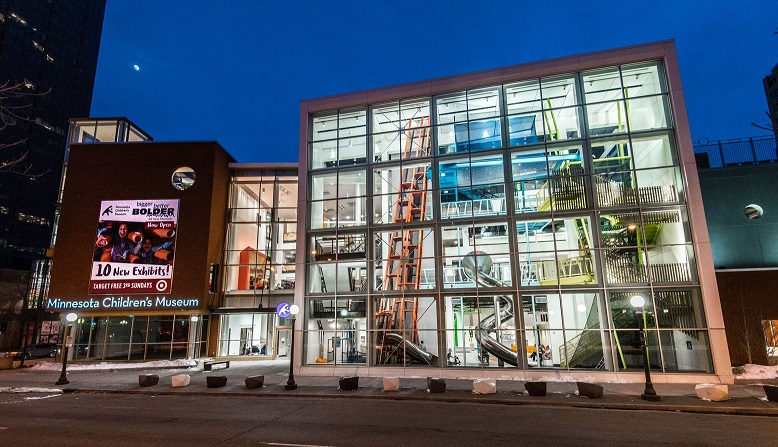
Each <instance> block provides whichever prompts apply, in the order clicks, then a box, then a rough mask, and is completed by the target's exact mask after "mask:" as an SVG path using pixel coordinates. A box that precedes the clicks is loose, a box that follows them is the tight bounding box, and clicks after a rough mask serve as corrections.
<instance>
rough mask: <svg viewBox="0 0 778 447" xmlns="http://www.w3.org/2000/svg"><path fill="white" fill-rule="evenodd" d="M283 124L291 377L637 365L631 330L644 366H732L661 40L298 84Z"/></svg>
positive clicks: (679, 104) (691, 372)
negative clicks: (296, 117)
mask: <svg viewBox="0 0 778 447" xmlns="http://www.w3.org/2000/svg"><path fill="white" fill-rule="evenodd" d="M300 139H301V144H300V157H299V160H300V200H301V202H300V205H301V206H300V207H299V209H298V226H299V229H298V234H306V238H305V239H303V238H298V241H297V252H298V254H300V255H298V256H297V258H296V259H297V272H298V273H299V276H298V280H297V284H298V287H296V289H295V297H296V300H295V301H296V303H297V304H299V305H300V307H301V309H303V313H304V318H303V322H302V328H301V332H300V333H299V338H297V339H296V340H298V341H301V342H302V344H303V349H301V350H299V351H298V352H297V358H295V363H296V364H298V362H299V365H300V371H301V372H302V373H303V374H309V375H317V374H322V375H331V374H345V372H346V371H348V372H350V373H357V374H359V375H365V376H382V375H412V376H419V375H422V376H423V375H427V376H430V375H435V376H442V377H471V376H472V377H479V376H492V377H498V376H499V377H505V376H512V377H517V378H532V377H541V376H543V375H546V374H547V373H548V371H547V370H549V369H551V370H554V371H555V373H556V374H557V375H559V376H562V377H569V378H571V379H573V378H575V377H580V376H582V375H586V376H587V377H589V376H596V377H601V378H602V379H603V380H606V378H610V379H612V380H632V379H634V380H641V378H640V377H642V376H639V375H637V374H636V372H637V371H642V368H643V358H642V355H641V354H642V353H641V350H640V347H639V341H638V340H639V329H643V330H645V331H646V333H647V342H648V359H649V363H650V367H651V369H652V371H653V372H654V373H655V374H658V377H660V378H659V379H657V380H665V381H694V380H699V378H694V376H695V375H709V374H715V375H717V376H719V377H718V379H719V380H722V381H731V380H732V376H731V371H730V362H729V355H728V352H727V345H726V337H725V334H724V326H723V323H722V316H721V308H720V304H719V300H718V292H717V288H716V279H715V276H714V270H713V264H712V260H711V251H710V246H709V241H708V234H707V229H706V223H705V215H704V213H703V209H702V200H701V195H700V188H699V183H698V180H697V172H696V167H695V160H694V154H693V149H692V143H691V138H690V133H689V127H688V122H687V118H686V110H685V106H684V99H683V92H682V89H681V81H680V73H679V69H678V61H677V57H676V53H675V49H674V44H673V42H672V41H665V42H658V43H652V44H646V45H640V46H634V47H628V48H621V49H616V50H611V51H603V52H598V53H591V54H585V55H579V56H573V57H566V58H561V59H554V60H549V61H543V62H537V63H530V64H523V65H518V66H513V67H507V68H500V69H495V70H487V71H482V72H476V73H471V74H466V75H461V76H453V77H448V78H442V79H436V80H430V81H423V82H417V83H411V84H405V85H399V86H393V87H387V88H379V89H375V90H369V91H363V92H356V93H350V94H344V95H339V96H332V97H326V98H321V99H313V100H307V101H303V102H302V104H301V128H300ZM302 253H304V255H302ZM638 297H639V298H638ZM639 302H644V303H645V304H644V305H643V306H642V307H635V304H636V303H639ZM579 372H580V373H579ZM630 372H632V373H630ZM677 373H684V374H677ZM614 374H615V375H614ZM617 377H620V379H619V378H617Z"/></svg>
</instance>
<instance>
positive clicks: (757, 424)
mask: <svg viewBox="0 0 778 447" xmlns="http://www.w3.org/2000/svg"><path fill="white" fill-rule="evenodd" d="M0 439H2V445H6V446H10V445H19V446H38V445H57V446H70V445H72V446H81V447H82V446H84V445H110V446H138V445H143V446H157V445H159V446H167V447H169V446H171V445H184V446H189V445H192V446H240V445H286V446H295V445H296V446H343V447H346V446H360V447H362V446H370V447H378V446H398V445H401V446H403V447H411V446H426V447H429V446H455V445H478V446H509V445H541V446H543V445H563V446H568V445H569V446H573V445H574V446H603V445H652V446H663V445H667V446H671V445H672V446H678V445H684V446H731V445H743V446H775V445H776V439H778V423H776V419H775V418H774V417H763V416H737V415H718V414H691V413H679V412H667V411H663V412H658V411H642V410H631V411H621V410H606V409H581V408H565V407H543V406H533V405H523V406H512V405H492V404H484V403H463V402H459V403H452V402H438V401H400V400H391V399H388V400H370V399H364V400H363V399H333V398H302V397H296V398H282V397H268V396H195V395H172V396H171V395H153V394H140V395H138V394H102V393H94V394H93V393H74V394H69V393H66V394H53V393H52V394H47V393H23V394H14V393H7V394H0Z"/></svg>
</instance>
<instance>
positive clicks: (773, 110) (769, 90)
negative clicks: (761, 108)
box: [762, 65, 778, 138]
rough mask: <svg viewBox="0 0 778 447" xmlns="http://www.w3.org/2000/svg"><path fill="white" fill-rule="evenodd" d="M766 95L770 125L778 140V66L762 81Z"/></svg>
mask: <svg viewBox="0 0 778 447" xmlns="http://www.w3.org/2000/svg"><path fill="white" fill-rule="evenodd" d="M762 83H763V84H764V95H765V98H767V110H768V114H769V115H770V123H771V124H772V126H773V132H775V137H776V138H778V65H776V66H775V67H773V71H772V72H771V73H770V74H769V75H767V76H765V78H764V79H762Z"/></svg>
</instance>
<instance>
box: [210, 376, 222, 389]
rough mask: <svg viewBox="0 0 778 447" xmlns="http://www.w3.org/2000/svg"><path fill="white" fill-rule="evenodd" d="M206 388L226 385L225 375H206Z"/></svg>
mask: <svg viewBox="0 0 778 447" xmlns="http://www.w3.org/2000/svg"><path fill="white" fill-rule="evenodd" d="M205 384H206V385H207V386H208V388H221V387H223V386H224V385H227V376H208V377H206V378H205Z"/></svg>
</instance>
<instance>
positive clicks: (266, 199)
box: [222, 171, 298, 307]
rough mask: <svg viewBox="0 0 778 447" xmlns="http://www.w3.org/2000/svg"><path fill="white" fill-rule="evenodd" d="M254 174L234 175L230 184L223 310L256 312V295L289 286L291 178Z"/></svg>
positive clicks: (293, 228) (293, 214) (293, 209)
mask: <svg viewBox="0 0 778 447" xmlns="http://www.w3.org/2000/svg"><path fill="white" fill-rule="evenodd" d="M258 174H259V175H256V176H255V175H252V173H251V172H240V173H238V175H236V176H235V177H234V178H233V181H232V185H231V193H230V196H231V198H230V213H229V216H230V220H229V223H228V232H227V251H226V260H227V262H226V267H225V274H224V279H223V281H222V282H223V284H224V290H225V292H226V293H227V295H226V298H225V306H226V307H256V306H257V305H258V302H257V301H256V300H257V296H261V295H262V294H265V293H268V292H273V291H276V292H284V291H290V290H291V289H294V286H295V259H296V254H295V249H296V241H297V190H298V184H297V182H296V176H295V174H296V173H294V172H283V171H279V172H275V173H274V172H264V173H258Z"/></svg>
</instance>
